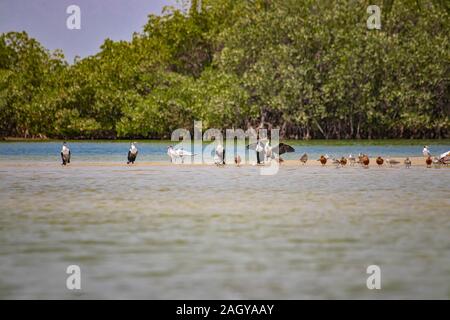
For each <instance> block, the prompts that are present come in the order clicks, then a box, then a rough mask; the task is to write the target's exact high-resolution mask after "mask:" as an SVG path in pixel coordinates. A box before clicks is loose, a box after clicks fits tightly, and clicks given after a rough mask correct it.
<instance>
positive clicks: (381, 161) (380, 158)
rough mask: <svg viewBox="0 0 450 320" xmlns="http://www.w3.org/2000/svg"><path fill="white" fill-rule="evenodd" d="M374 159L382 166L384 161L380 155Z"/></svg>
mask: <svg viewBox="0 0 450 320" xmlns="http://www.w3.org/2000/svg"><path fill="white" fill-rule="evenodd" d="M376 161H377V165H379V166H382V165H383V163H384V160H383V158H382V157H378V158H377V160H376Z"/></svg>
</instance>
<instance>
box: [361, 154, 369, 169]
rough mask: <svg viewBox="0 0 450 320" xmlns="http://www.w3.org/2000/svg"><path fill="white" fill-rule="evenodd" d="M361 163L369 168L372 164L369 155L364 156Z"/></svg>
mask: <svg viewBox="0 0 450 320" xmlns="http://www.w3.org/2000/svg"><path fill="white" fill-rule="evenodd" d="M361 162H362V164H363V165H364V166H365V167H368V166H369V163H370V160H369V157H368V156H367V155H363V156H362V158H361Z"/></svg>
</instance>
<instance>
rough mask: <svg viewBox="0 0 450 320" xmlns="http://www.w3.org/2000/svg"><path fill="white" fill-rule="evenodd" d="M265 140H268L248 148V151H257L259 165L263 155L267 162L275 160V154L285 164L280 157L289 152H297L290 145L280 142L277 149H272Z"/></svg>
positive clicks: (260, 141)
mask: <svg viewBox="0 0 450 320" xmlns="http://www.w3.org/2000/svg"><path fill="white" fill-rule="evenodd" d="M265 140H266V139H261V140H258V141H257V142H255V143H252V144H250V145H248V146H247V149H251V150H255V151H256V160H257V162H258V164H260V163H261V158H260V155H261V154H262V155H264V158H265V159H266V160H268V159H275V154H277V155H278V158H279V159H278V160H279V161H280V162H283V159H281V157H280V156H281V155H282V154H284V153H287V152H295V149H294V148H293V147H291V146H290V145H288V144H285V143H281V142H280V143H279V144H278V145H277V146H276V147H272V146H271V145H270V143H269V141H266V142H263V141H265Z"/></svg>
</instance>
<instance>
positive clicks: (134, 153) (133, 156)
mask: <svg viewBox="0 0 450 320" xmlns="http://www.w3.org/2000/svg"><path fill="white" fill-rule="evenodd" d="M138 153H139V151H138V149H137V148H136V142H132V143H131V146H130V150H128V157H127V159H128V161H127V164H130V163H131V164H134V162H135V161H136V157H137V155H138Z"/></svg>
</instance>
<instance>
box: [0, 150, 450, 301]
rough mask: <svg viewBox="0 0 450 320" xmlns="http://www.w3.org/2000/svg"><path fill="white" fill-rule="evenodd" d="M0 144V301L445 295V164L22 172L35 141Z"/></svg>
mask: <svg viewBox="0 0 450 320" xmlns="http://www.w3.org/2000/svg"><path fill="white" fill-rule="evenodd" d="M5 145H8V148H10V147H11V144H0V298H37V299H44V298H57V299H59V298H64V299H71V298H74V299H78V298H85V299H92V298H156V299H163V298H184V299H193V298H207V299H216V298H225V299H228V298H235V299H240V298H245V299H247V298H249V299H250V298H254V299H259V298H265V299H272V298H273V299H296V298H333V299H334V298H354V299H366V298H375V299H381V298H387V299H391V298H408V299H409V298H438V299H439V298H445V299H448V298H450V236H449V234H450V232H449V230H450V213H449V208H450V188H449V181H450V179H449V178H450V169H448V168H442V169H434V168H433V169H426V168H425V167H413V168H411V169H405V168H403V167H398V168H389V167H385V168H370V169H362V168H359V167H347V168H341V169H336V168H334V167H325V168H321V167H312V166H309V167H308V166H298V167H293V166H290V167H282V168H281V169H280V171H279V172H278V174H277V175H274V176H260V175H259V174H258V173H259V171H258V168H256V167H241V168H236V167H233V166H227V167H225V168H216V167H212V166H211V167H192V166H173V167H172V166H151V167H127V166H123V167H117V166H103V167H90V166H86V167H75V166H74V167H70V166H69V167H67V168H63V167H61V166H60V165H59V164H58V162H57V161H58V159H57V157H56V159H55V164H54V165H53V164H52V163H47V164H46V165H41V166H34V162H33V161H32V160H37V159H38V160H42V161H50V160H51V159H52V157H53V154H44V155H39V154H37V153H36V151H33V150H36V149H39V148H43V149H45V148H46V146H45V145H46V144H44V146H42V145H40V144H16V145H15V148H17V149H16V150H22V151H23V154H22V156H21V157H18V159H19V158H20V161H22V162H24V163H26V164H27V165H26V166H11V165H8V164H7V163H10V161H11V160H12V159H13V158H14V157H17V155H10V154H7V153H6V152H5V150H6V149H5ZM71 145H72V150H73V151H74V154H75V145H74V144H71ZM27 146H29V147H27ZM89 146H90V147H92V148H98V150H102V148H110V147H113V149H114V150H119V149H120V152H122V145H116V144H107V146H106V147H105V146H102V145H101V144H98V146H96V145H95V144H89ZM123 146H124V147H126V146H127V144H124V145H123ZM79 147H80V150H82V149H85V148H83V147H86V146H85V145H83V144H80V145H79ZM148 147H149V150H151V148H161V150H162V151H161V154H159V155H158V154H157V155H153V156H152V155H151V154H148V155H146V156H148V157H149V158H150V159H153V158H151V157H159V156H161V157H163V155H164V153H165V145H161V146H160V145H157V146H152V145H149V146H148ZM441 147H442V149H443V151H445V149H446V148H447V149H448V146H441ZM320 148H324V149H325V150H330V149H331V148H330V147H325V146H321V147H320ZM342 148H346V147H342ZM351 148H353V146H352V147H351ZM365 148H368V147H365ZM380 148H382V147H380ZM58 149H59V145H58V148H56V150H57V151H58ZM310 149H313V147H311V148H310ZM435 149H437V148H435ZM8 150H9V149H8ZM114 150H113V151H111V153H110V154H111V155H115V156H114V157H112V159H115V157H119V156H120V154H119V151H114ZM365 150H366V149H364V150H361V151H362V152H364V151H365ZM340 151H341V150H340ZM8 152H9V151H8ZM27 152H28V153H27ZM85 152H86V151H85ZM325 152H328V153H332V152H331V151H325ZM342 152H343V154H345V153H347V152H348V151H347V150H345V151H344V150H342ZM357 152H359V150H357ZM357 152H355V153H357ZM380 152H386V153H387V154H390V155H402V152H406V151H404V150H403V147H401V146H400V147H392V149H391V148H390V147H389V149H384V150H383V149H381V150H380ZM80 153H81V152H80ZM143 153H144V152H143ZM77 154H78V156H79V157H80V160H82V161H84V160H92V159H96V157H99V158H100V157H101V154H97V155H95V156H92V155H90V153H87V154H86V155H84V156H82V155H80V154H79V153H77ZM419 154H420V151H419ZM408 155H409V156H414V155H417V148H414V153H413V152H411V153H409V154H408ZM104 156H106V152H105V154H104ZM75 159H76V158H75ZM111 161H112V160H111ZM2 163H3V165H2ZM28 164H29V166H28ZM71 264H76V265H79V266H80V267H81V272H82V290H81V291H79V292H72V291H69V290H67V289H66V287H65V282H66V277H67V274H66V273H65V271H66V267H67V266H68V265H71ZM372 264H376V265H378V266H379V267H380V268H381V274H382V278H381V279H382V280H381V281H382V289H381V290H368V289H367V287H366V279H367V277H368V275H367V274H366V268H367V266H368V265H372Z"/></svg>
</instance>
